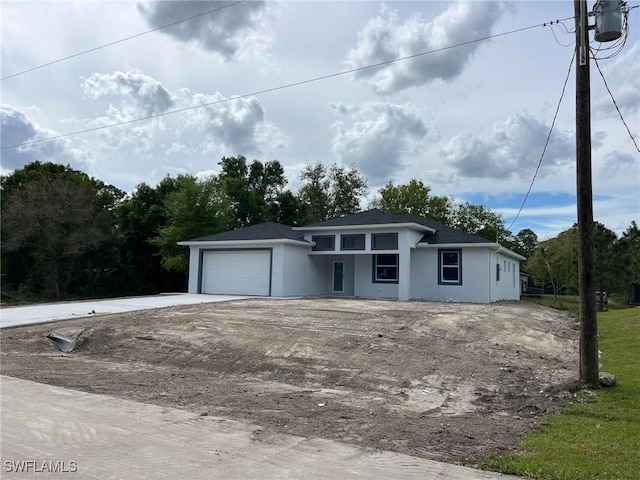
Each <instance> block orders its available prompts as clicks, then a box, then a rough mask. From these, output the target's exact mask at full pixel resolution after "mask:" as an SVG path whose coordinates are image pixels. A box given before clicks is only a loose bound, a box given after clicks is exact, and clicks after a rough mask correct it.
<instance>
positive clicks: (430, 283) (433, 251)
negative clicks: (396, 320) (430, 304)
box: [411, 245, 490, 303]
mask: <svg viewBox="0 0 640 480" xmlns="http://www.w3.org/2000/svg"><path fill="white" fill-rule="evenodd" d="M440 248H442V247H440ZM438 250H439V248H438V246H436V245H434V246H433V247H429V248H418V249H415V250H413V251H412V252H411V266H412V269H411V298H415V299H422V300H431V301H437V302H448V301H452V302H473V303H489V301H490V300H489V272H488V271H487V268H488V263H489V251H488V249H486V248H463V249H462V285H439V284H438Z"/></svg>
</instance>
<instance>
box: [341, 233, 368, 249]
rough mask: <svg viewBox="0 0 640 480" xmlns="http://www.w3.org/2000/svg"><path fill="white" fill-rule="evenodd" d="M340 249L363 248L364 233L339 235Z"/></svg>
mask: <svg viewBox="0 0 640 480" xmlns="http://www.w3.org/2000/svg"><path fill="white" fill-rule="evenodd" d="M340 250H364V233H362V234H357V235H341V236H340Z"/></svg>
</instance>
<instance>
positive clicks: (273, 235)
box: [188, 209, 491, 245]
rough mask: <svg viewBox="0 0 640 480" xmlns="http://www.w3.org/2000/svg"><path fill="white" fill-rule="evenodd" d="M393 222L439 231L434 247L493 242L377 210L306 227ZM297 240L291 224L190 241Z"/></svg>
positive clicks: (430, 239)
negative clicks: (415, 224) (414, 224)
mask: <svg viewBox="0 0 640 480" xmlns="http://www.w3.org/2000/svg"><path fill="white" fill-rule="evenodd" d="M393 223H417V224H418V225H422V226H425V227H429V228H432V229H434V230H435V233H426V234H425V235H424V236H423V237H422V239H421V240H420V243H428V244H430V245H437V244H455V243H491V241H490V240H487V239H484V238H482V237H479V236H477V235H471V234H469V233H465V232H463V231H461V230H458V229H456V228H452V227H447V226H446V225H443V224H441V223H438V222H436V221H434V220H431V219H429V218H425V217H420V216H418V215H393V214H390V213H386V212H383V211H382V210H378V209H373V210H367V211H366V212H359V213H354V214H351V215H345V216H344V217H338V218H332V219H330V220H326V221H324V222H318V223H313V224H311V225H305V229H306V228H314V227H342V226H350V225H354V226H363V225H385V224H393ZM282 239H288V240H297V241H300V242H306V240H305V239H304V233H303V232H302V231H300V230H293V229H292V228H291V227H289V226H287V225H282V224H280V223H272V222H270V223H260V224H258V225H252V226H250V227H245V228H239V229H237V230H229V231H228V232H222V233H216V234H215V235H209V236H206V237H199V238H194V239H192V240H188V241H189V242H224V241H234V240H282Z"/></svg>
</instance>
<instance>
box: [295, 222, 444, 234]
mask: <svg viewBox="0 0 640 480" xmlns="http://www.w3.org/2000/svg"><path fill="white" fill-rule="evenodd" d="M378 228H411V229H413V230H418V231H421V232H428V233H436V229H435V228H431V227H427V226H426V225H420V224H419V223H415V222H410V223H369V224H366V225H334V226H317V227H313V226H309V227H291V229H292V230H298V231H302V232H312V231H318V230H322V231H327V230H375V229H378Z"/></svg>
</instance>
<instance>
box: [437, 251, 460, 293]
mask: <svg viewBox="0 0 640 480" xmlns="http://www.w3.org/2000/svg"><path fill="white" fill-rule="evenodd" d="M448 253H455V254H456V255H457V257H458V263H457V265H449V264H445V263H444V255H445V254H448ZM452 267H456V268H457V271H458V279H457V280H445V278H444V274H443V272H444V268H452ZM438 285H462V249H461V248H442V249H438Z"/></svg>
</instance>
